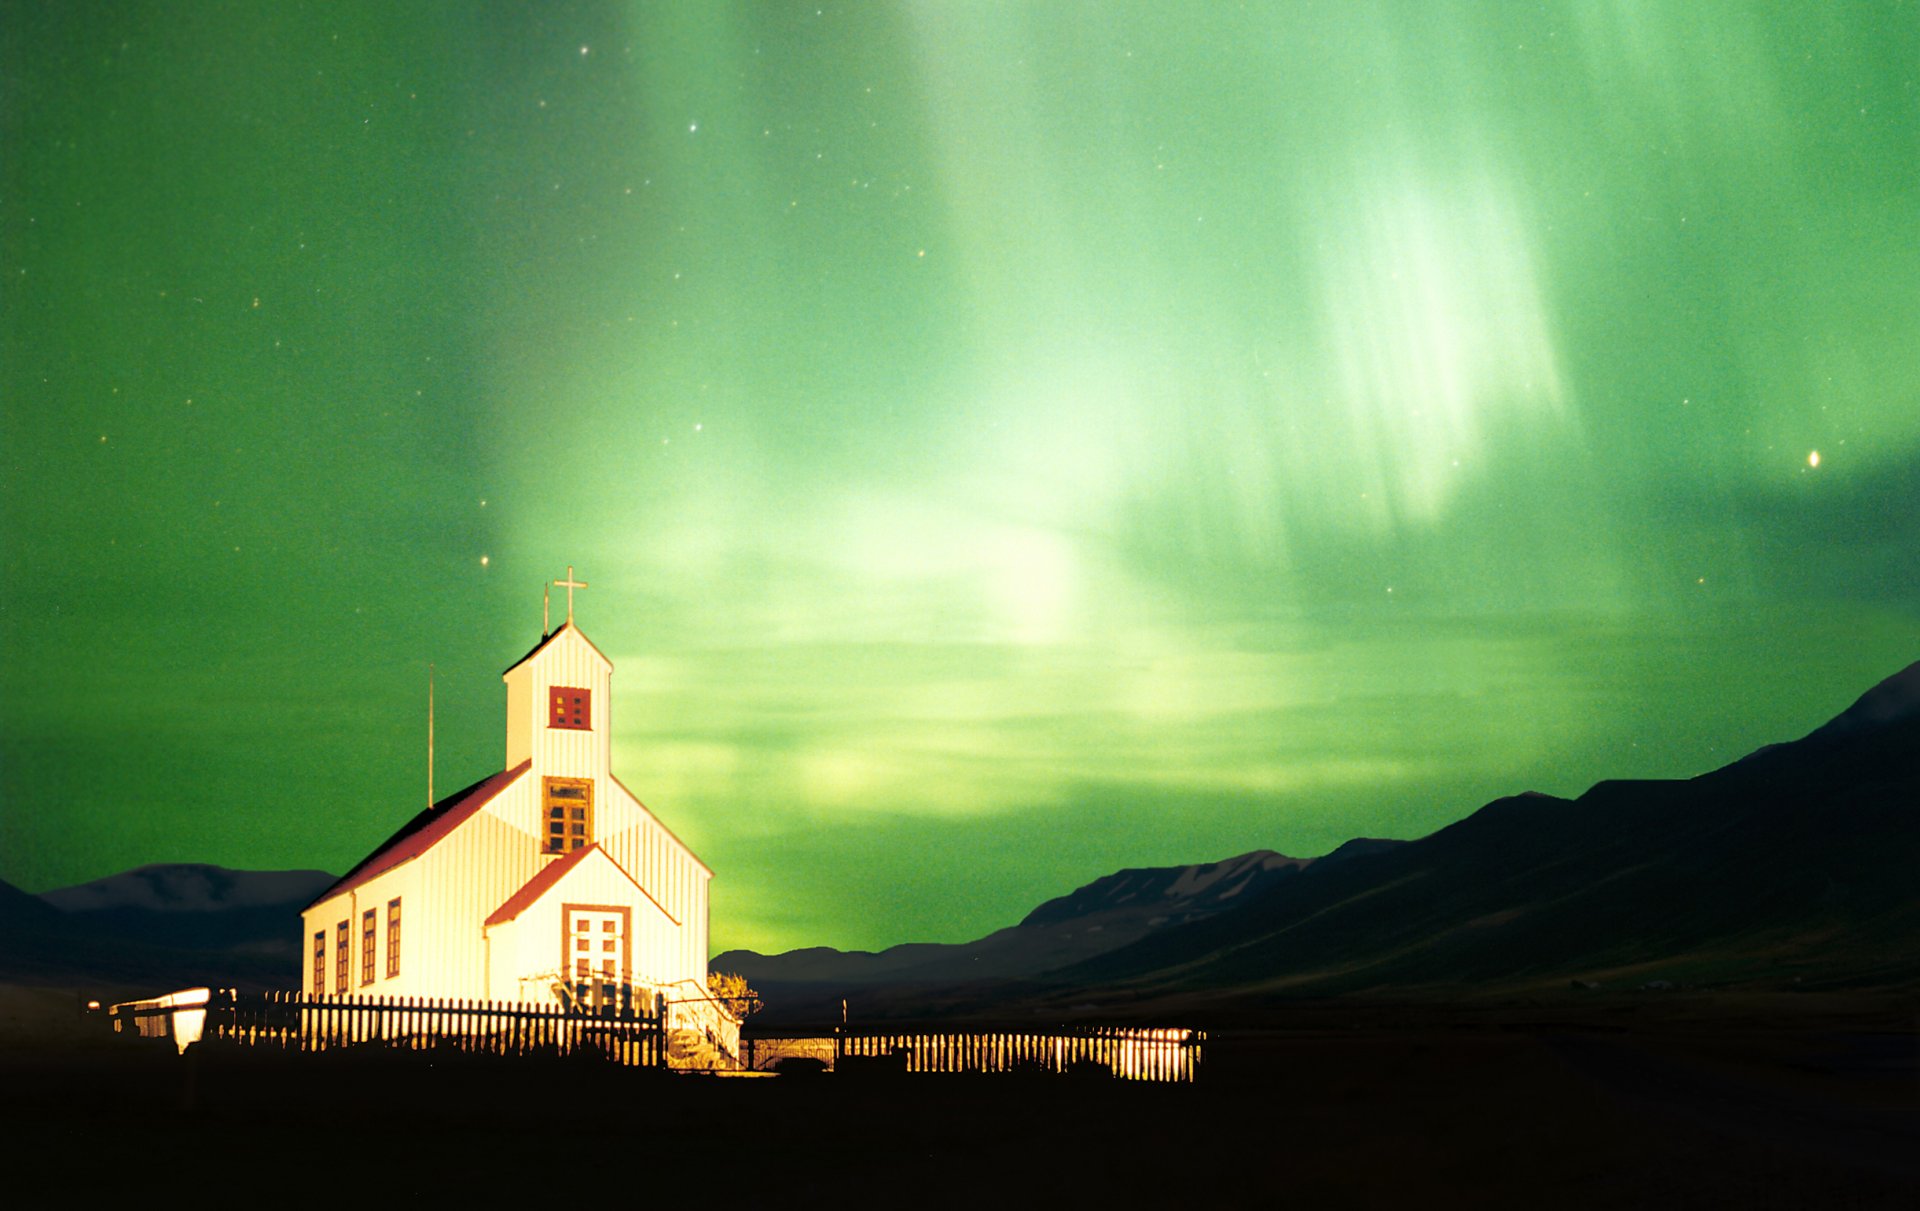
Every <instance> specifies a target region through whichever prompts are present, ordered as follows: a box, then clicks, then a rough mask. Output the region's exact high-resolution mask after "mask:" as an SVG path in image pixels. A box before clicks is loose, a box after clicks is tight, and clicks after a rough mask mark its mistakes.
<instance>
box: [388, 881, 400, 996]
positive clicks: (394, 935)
mask: <svg viewBox="0 0 1920 1211" xmlns="http://www.w3.org/2000/svg"><path fill="white" fill-rule="evenodd" d="M399 974H400V897H399V896H395V897H394V898H393V899H391V900H388V901H387V978H388V979H389V980H391V979H392V978H393V977H395V976H397V975H399Z"/></svg>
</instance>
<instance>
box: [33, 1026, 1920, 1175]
mask: <svg viewBox="0 0 1920 1211" xmlns="http://www.w3.org/2000/svg"><path fill="white" fill-rule="evenodd" d="M1915 1024H1916V1023H1915V1019H1914V1017H1913V1016H1912V1015H1911V1013H1910V1012H1908V1011H1907V1009H1906V1008H1905V1007H1903V1006H1901V1005H1898V1004H1894V1005H1888V1004H1885V1003H1880V1004H1874V1005H1867V1006H1859V1005H1854V1006H1848V1005H1834V1004H1822V1005H1820V1006H1818V1007H1817V1008H1816V1007H1813V1006H1809V1005H1804V1004H1794V1003H1793V1002H1792V1001H1791V1000H1788V1001H1783V1002H1779V1003H1774V1004H1757V1005H1738V1006H1732V1005H1725V1004H1719V1005H1715V1004H1696V1003H1688V1002H1681V1001H1674V1002H1671V1003H1668V1004H1666V1005H1662V1006H1660V1007H1658V1008H1657V1009H1654V1010H1648V1009H1647V1008H1645V1007H1644V1006H1634V1007H1631V1009H1630V1010H1629V1009H1620V1008H1616V1009H1614V1010H1611V1011H1609V1010H1605V1009H1602V1010H1596V1011H1592V1012H1582V1013H1574V1012H1562V1011H1554V1012H1532V1013H1529V1014H1527V1015H1521V1014H1518V1013H1516V1012H1515V1011H1512V1010H1505V1011H1499V1010H1476V1011H1466V1010H1439V1009H1434V1008H1410V1007H1401V1008H1390V1007H1370V1008H1365V1007H1363V1008H1355V1007H1323V1008H1320V1009H1318V1010H1314V1011H1311V1012H1309V1011H1299V1012H1289V1013H1285V1014H1282V1013H1281V1012H1279V1011H1276V1014H1275V1015H1274V1016H1273V1019H1272V1021H1271V1022H1270V1023H1268V1024H1267V1025H1266V1026H1265V1028H1260V1029H1255V1028H1241V1029H1233V1028H1230V1027H1229V1028H1218V1029H1216V1030H1215V1032H1214V1035H1213V1039H1214V1041H1213V1042H1212V1043H1211V1044H1210V1048H1209V1051H1208V1055H1207V1070H1206V1074H1205V1076H1204V1078H1203V1080H1202V1081H1201V1082H1200V1083H1199V1084H1196V1085H1191V1086H1154V1085H1142V1084H1135V1083H1131V1082H1114V1081H1101V1080H1096V1079H1084V1078H1069V1077H1058V1076H1053V1077H1040V1076H1024V1075H1013V1076H1000V1077H965V1076H949V1077H943V1076H915V1077H888V1076H883V1075H882V1076H867V1077H855V1076H853V1075H852V1074H840V1075H822V1076H814V1077H805V1078H798V1077H771V1078H752V1079H713V1078H703V1077H690V1076H668V1075H663V1074H657V1073H649V1072H634V1071H626V1070H619V1069H611V1068H606V1067H602V1066H598V1065H593V1064H590V1063H585V1062H580V1061H549V1062H540V1061H530V1062H519V1063H509V1062H502V1061H491V1060H480V1059H469V1058H464V1057H459V1056H448V1057H435V1058H430V1057H427V1056H424V1055H408V1056H381V1055H368V1056H361V1055H354V1054H349V1053H336V1054H332V1055H322V1056H306V1057H298V1056H296V1057H284V1056H275V1055H261V1054H258V1053H254V1054H248V1053H244V1052H236V1051H225V1052H221V1051H207V1052H205V1053H199V1054H193V1055H189V1056H187V1057H176V1056H175V1055H173V1054H172V1050H171V1047H170V1046H163V1047H158V1048H156V1047H154V1046H151V1045H143V1044H135V1043H128V1042H123V1041H121V1040H116V1039H111V1038H102V1037H97V1036H93V1035H90V1034H88V1033H86V1032H85V1031H83V1030H82V1029H81V1028H80V1027H79V1026H78V1025H77V1024H75V1025H74V1026H71V1027H68V1028H65V1029H61V1030H58V1031H53V1032H46V1031H36V1032H28V1031H25V1030H23V1029H22V1028H21V1027H22V1023H21V1019H20V1018H19V1017H18V1016H15V1017H13V1018H11V1019H9V1021H8V1022H7V1023H6V1025H7V1030H8V1033H7V1035H6V1037H4V1038H3V1039H0V1048H4V1050H3V1051H0V1063H3V1064H4V1072H3V1073H0V1077H3V1078H4V1084H3V1085H0V1119H3V1120H4V1122H3V1123H0V1132H4V1135H0V1138H4V1139H5V1140H6V1143H7V1149H6V1151H7V1153H8V1155H9V1156H10V1157H11V1158H12V1160H13V1164H12V1166H11V1168H12V1169H13V1172H14V1175H15V1176H14V1180H13V1181H11V1182H10V1183H9V1190H10V1193H25V1192H27V1191H33V1192H35V1193H36V1194H38V1193H40V1192H42V1191H44V1192H46V1193H53V1192H58V1193H59V1194H61V1195H62V1197H63V1201H71V1200H73V1199H78V1200H80V1201H82V1202H91V1201H93V1200H94V1199H97V1198H99V1197H102V1196H114V1197H139V1196H141V1195H143V1194H145V1195H161V1194H163V1193H164V1192H168V1191H184V1192H187V1193H188V1194H189V1195H190V1196H193V1197H201V1198H205V1199H208V1200H211V1201H212V1202H213V1203H215V1204H216V1205H226V1204H228V1203H240V1202H256V1201H260V1202H264V1203H268V1204H276V1205H279V1204H284V1202H285V1201H286V1200H288V1199H292V1200H293V1202H294V1203H295V1204H296V1205H306V1204H308V1203H310V1202H319V1201H333V1200H335V1199H353V1198H362V1197H365V1198H370V1199H372V1200H373V1201H375V1202H378V1203H381V1204H385V1203H390V1202H395V1201H398V1200H401V1199H405V1198H409V1197H412V1196H424V1197H427V1198H434V1199H438V1198H439V1197H443V1196H446V1195H456V1196H461V1197H483V1198H487V1199H488V1200H490V1201H491V1200H492V1199H495V1198H498V1197H502V1196H506V1195H513V1194H532V1195H534V1196H536V1197H540V1198H542V1199H543V1202H545V1201H547V1200H550V1201H551V1203H552V1205H556V1206H561V1205H565V1206H574V1205H580V1204H581V1203H582V1202H583V1201H597V1200H599V1199H602V1198H608V1197H612V1198H618V1199H622V1200H627V1199H635V1200H646V1199H649V1198H653V1197H656V1196H659V1195H662V1194H668V1193H695V1194H699V1195H701V1196H702V1197H703V1199H704V1202H703V1203H702V1205H704V1206H709V1207H713V1208H722V1209H723V1208H730V1207H738V1206H762V1205H779V1204H784V1203H802V1204H811V1203H816V1202H820V1203H825V1202H831V1203H835V1204H839V1205H847V1206H905V1205H934V1206H958V1205H970V1204H974V1203H976V1202H978V1201H979V1200H981V1199H982V1198H991V1199H996V1200H1006V1201H1008V1202H1010V1203H1012V1204H1013V1205H1032V1204H1037V1203H1054V1204H1060V1205H1071V1206H1078V1205H1086V1204H1090V1203H1107V1204H1113V1205H1141V1204H1159V1203H1163V1202H1168V1201H1169V1200H1178V1202H1177V1203H1176V1204H1174V1205H1194V1204H1206V1203H1211V1202H1216V1201H1218V1202H1223V1203H1231V1204H1244V1203H1245V1201H1246V1200H1250V1199H1257V1200H1259V1201H1258V1203H1257V1204H1255V1205H1270V1204H1277V1203H1281V1202H1285V1203H1288V1204H1291V1205H1296V1206H1302V1207H1379V1206H1397V1205H1427V1206H1435V1205H1440V1206H1449V1205H1460V1206H1505V1207H1546V1208H1561V1207H1642V1206H1716V1207H1719V1206H1724V1207H1905V1208H1911V1207H1915V1206H1920V1056H1917V1054H1916V1036H1915V1030H1914V1028H1915ZM1283 1027H1284V1028H1283ZM35 1036H37V1037H35ZM22 1179H24V1182H25V1189H24V1190H23V1188H22V1185H21V1180H22ZM9 1201H11V1198H10V1199H9ZM166 1201H167V1202H168V1203H171V1202H172V1201H173V1199H172V1198H171V1197H169V1198H167V1199H166ZM14 1205H43V1204H40V1203H35V1204H20V1203H16V1204H14Z"/></svg>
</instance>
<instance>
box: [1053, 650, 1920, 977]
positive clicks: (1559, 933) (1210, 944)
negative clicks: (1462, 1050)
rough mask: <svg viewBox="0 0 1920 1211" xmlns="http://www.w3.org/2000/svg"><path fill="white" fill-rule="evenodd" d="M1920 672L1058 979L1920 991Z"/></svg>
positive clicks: (1348, 867) (1521, 804) (1324, 878)
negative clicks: (1733, 747)
mask: <svg viewBox="0 0 1920 1211" xmlns="http://www.w3.org/2000/svg"><path fill="white" fill-rule="evenodd" d="M1916 676H1917V674H1916V671H1915V668H1909V669H1907V670H1905V671H1904V672H1902V673H1901V674H1898V675H1897V676H1896V677H1895V678H1892V679H1890V680H1889V682H1887V683H1884V684H1883V685H1882V686H1880V687H1876V688H1875V690H1873V691H1871V692H1869V694H1867V695H1866V696H1864V697H1863V698H1862V699H1861V700H1860V702H1859V703H1857V704H1856V705H1855V706H1854V707H1853V708H1851V709H1850V710H1849V711H1847V712H1846V713H1844V714H1842V715H1841V716H1839V717H1838V718H1837V719H1836V720H1835V721H1834V722H1833V723H1831V724H1828V725H1827V726H1825V727H1822V728H1821V729H1819V730H1818V731H1816V732H1814V733H1813V734H1811V735H1809V736H1808V737H1806V738H1805V739H1802V740H1799V741H1795V742H1793V743H1790V744H1783V745H1778V746H1775V747H1773V748H1771V749H1768V750H1765V751H1763V752H1760V753H1757V754H1754V755H1753V756H1751V757H1749V758H1747V759H1745V760H1743V761H1740V762H1737V763H1735V764H1734V765H1731V766H1728V767H1726V768H1724V769H1720V770H1716V771H1714V772H1712V773H1709V774H1705V775H1702V776H1700V777H1698V778H1694V779H1691V780H1688V781H1677V782H1603V783H1600V784H1599V785H1597V786H1595V787H1594V788H1593V789H1592V790H1590V791H1588V792H1587V793H1586V794H1584V795H1582V796H1580V797H1579V798H1578V799H1577V800H1572V801H1567V800H1561V799H1554V798H1550V797H1547V796H1537V795H1529V796H1519V797H1515V798H1509V799H1501V800H1496V801H1495V802H1493V803H1490V804H1488V805H1487V806H1486V807H1484V808H1482V809H1481V810H1480V811H1478V812H1476V813H1474V814H1473V815H1472V816H1469V817H1468V818H1466V819H1464V820H1461V821H1459V822H1458V823H1456V824H1453V825H1451V826H1449V827H1447V828H1444V829H1442V830H1440V831H1439V832H1437V833H1434V834H1433V835H1431V836H1429V837H1426V838H1423V839H1421V840H1419V841H1416V842H1411V843H1409V844H1407V845H1404V846H1401V847H1399V848H1397V849H1393V850H1390V851H1388V852H1385V853H1380V854H1375V855H1372V856H1370V857H1368V858H1365V859H1363V860H1356V861H1353V862H1350V863H1347V864H1344V865H1341V866H1333V867H1329V868H1327V869H1326V870H1324V871H1322V872H1320V875H1319V877H1316V878H1311V879H1307V878H1303V879H1299V880H1295V881H1293V882H1292V883H1289V884H1286V885H1283V886H1278V887H1275V888H1274V889H1272V890H1271V891H1270V892H1268V894H1267V895H1265V896H1264V897H1262V898H1261V899H1260V900H1259V901H1257V902H1255V903H1253V904H1251V905H1249V906H1248V907H1247V908H1245V909H1243V910H1241V911H1239V912H1235V913H1231V914H1227V915H1224V916H1220V917H1217V918H1214V919H1212V920H1209V921H1202V922H1198V923H1196V924H1193V925H1189V926H1185V927H1183V928H1180V929H1177V930H1171V931H1168V932H1166V933H1164V934H1161V935H1159V936H1156V937H1151V938H1147V939H1143V940H1142V941H1140V942H1138V943H1135V944H1134V945H1132V946H1129V947H1127V948H1124V949H1122V950H1118V951H1115V952H1113V953H1111V954H1109V955H1105V956H1101V957H1099V958H1096V959H1094V960H1091V961H1089V962H1087V963H1084V964H1080V965H1077V966H1075V967H1073V968H1070V969H1067V970H1064V971H1061V972H1057V973H1052V974H1051V975H1050V977H1049V979H1051V980H1059V981H1060V982H1062V983H1065V984H1071V985H1072V986H1074V987H1076V988H1083V987H1084V986H1085V985H1087V984H1097V985H1107V986H1110V987H1111V988H1112V990H1113V991H1114V992H1116V993H1117V992H1119V991H1121V990H1125V991H1127V992H1128V993H1130V994H1131V995H1135V996H1159V995H1166V994H1170V993H1203V994H1206V995H1207V996H1209V997H1214V996H1219V995H1222V994H1231V995H1234V996H1251V997H1260V996H1270V995H1280V994H1301V993H1311V994H1323V993H1340V992H1358V991H1368V990H1389V989H1391V990H1399V991H1405V990H1409V989H1415V988H1429V989H1434V990H1441V989H1459V988H1462V987H1486V986H1489V985H1506V986H1512V985H1516V984H1528V983H1536V984H1537V983H1545V982H1553V983H1557V984H1559V985H1561V986H1565V984H1566V983H1567V982H1568V981H1569V980H1570V979H1574V978H1578V979H1583V980H1588V981H1597V982H1602V983H1611V984H1616V985H1617V984H1620V983H1622V982H1629V983H1631V982H1639V981H1645V980H1649V979H1651V978H1654V977H1659V978H1662V979H1666V980H1670V981H1673V982H1683V981H1684V982H1698V983H1712V984H1739V983H1751V984H1758V985H1777V986H1792V987H1814V986H1841V985H1853V986H1867V985H1871V986H1880V987H1889V986H1891V987H1911V986H1914V985H1915V984H1916V983H1920V882H1917V881H1916V880H1915V878H1914V874H1913V872H1914V870H1915V869H1916V859H1920V812H1917V811H1916V804H1920V711H1916V709H1915V708H1916V704H1920V694H1914V693H1912V692H1910V691H1911V689H1912V682H1913V681H1914V680H1915V678H1916ZM1076 995H1078V994H1076Z"/></svg>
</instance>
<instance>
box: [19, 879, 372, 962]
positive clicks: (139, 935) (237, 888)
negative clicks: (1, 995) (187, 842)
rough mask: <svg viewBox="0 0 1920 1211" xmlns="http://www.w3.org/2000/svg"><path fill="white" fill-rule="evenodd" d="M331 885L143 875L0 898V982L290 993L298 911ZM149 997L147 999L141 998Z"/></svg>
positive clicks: (296, 955)
mask: <svg viewBox="0 0 1920 1211" xmlns="http://www.w3.org/2000/svg"><path fill="white" fill-rule="evenodd" d="M333 879H334V876H332V875H329V874H327V873H325V872H323V871H310V870H295V871H237V870H227V869H224V868H222V867H218V866H206V865H197V864H174V865H157V866H143V867H140V868H139V869H137V870H130V871H125V872H122V873H121V874H117V875H110V876H108V877H106V878H104V879H96V880H94V881H92V882H90V883H82V884H78V885H76V886H73V887H63V888H58V889H56V890H54V891H50V892H46V893H45V894H43V895H40V896H31V895H28V894H27V893H25V892H21V891H19V890H18V889H17V888H7V889H6V892H10V893H11V894H10V895H8V894H5V893H0V944H3V945H0V979H5V980H12V981H15V982H19V983H45V984H115V985H118V984H138V985H143V986H145V985H153V986H156V988H157V986H158V985H162V984H165V985H170V986H174V987H183V986H190V985H194V984H208V983H217V984H227V985H236V986H241V987H259V986H266V987H275V986H290V985H291V984H292V983H293V982H294V980H296V979H297V973H298V972H299V970H300V962H301V953H302V948H301V942H300V915H299V914H300V909H301V908H302V907H304V906H305V905H306V904H307V902H308V901H310V900H311V899H312V898H313V896H314V895H315V894H316V893H317V892H318V891H319V890H320V889H322V888H324V887H326V886H327V885H328V884H329V883H331V882H332V881H333ZM149 990H150V991H151V990H154V989H149Z"/></svg>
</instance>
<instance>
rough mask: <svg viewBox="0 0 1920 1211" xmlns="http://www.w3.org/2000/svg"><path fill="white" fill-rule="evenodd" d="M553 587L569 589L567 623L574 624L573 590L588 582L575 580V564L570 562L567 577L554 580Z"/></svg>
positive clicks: (582, 587) (585, 585)
mask: <svg viewBox="0 0 1920 1211" xmlns="http://www.w3.org/2000/svg"><path fill="white" fill-rule="evenodd" d="M553 587H554V588H556V589H565V590H566V591H567V624H568V625H569V626H571V625H572V624H573V591H574V590H575V589H584V588H586V587H587V582H586V581H584V580H575V579H574V578H573V565H572V564H568V565H567V578H566V579H565V580H556V581H554V582H553Z"/></svg>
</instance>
